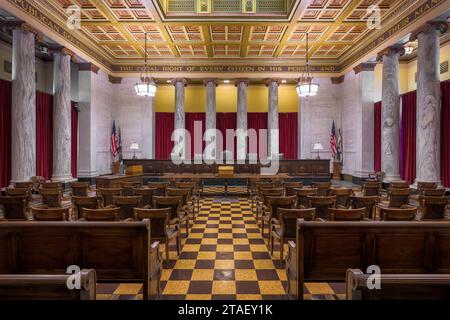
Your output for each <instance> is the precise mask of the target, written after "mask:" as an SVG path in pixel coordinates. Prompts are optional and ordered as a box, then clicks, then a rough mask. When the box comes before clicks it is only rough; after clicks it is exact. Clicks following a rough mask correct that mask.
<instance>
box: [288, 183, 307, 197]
mask: <svg viewBox="0 0 450 320" xmlns="http://www.w3.org/2000/svg"><path fill="white" fill-rule="evenodd" d="M283 187H284V188H285V189H286V191H285V195H286V196H295V195H297V193H296V192H295V188H303V182H301V181H289V182H283Z"/></svg>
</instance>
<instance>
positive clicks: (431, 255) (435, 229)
mask: <svg viewBox="0 0 450 320" xmlns="http://www.w3.org/2000/svg"><path fill="white" fill-rule="evenodd" d="M288 248H289V254H288V258H287V260H286V271H287V277H288V294H289V296H290V297H291V299H299V300H302V299H303V285H304V283H305V282H344V281H345V276H346V271H347V269H349V268H351V269H361V270H364V271H366V270H367V267H368V266H371V265H377V266H379V267H380V268H381V273H383V274H426V273H435V274H450V223H442V222H419V221H417V222H331V221H328V222H307V221H304V220H297V240H296V243H294V242H293V241H290V242H289V244H288Z"/></svg>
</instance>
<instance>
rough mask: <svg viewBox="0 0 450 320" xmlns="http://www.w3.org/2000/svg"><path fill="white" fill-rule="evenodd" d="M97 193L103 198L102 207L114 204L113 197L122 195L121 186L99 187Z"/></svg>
mask: <svg viewBox="0 0 450 320" xmlns="http://www.w3.org/2000/svg"><path fill="white" fill-rule="evenodd" d="M97 195H98V196H100V197H101V199H102V207H104V208H106V207H111V206H113V205H114V200H113V197H115V196H120V195H122V189H120V188H99V189H97Z"/></svg>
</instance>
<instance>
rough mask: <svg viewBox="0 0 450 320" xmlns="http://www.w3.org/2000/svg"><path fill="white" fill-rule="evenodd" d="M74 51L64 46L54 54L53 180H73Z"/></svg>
mask: <svg viewBox="0 0 450 320" xmlns="http://www.w3.org/2000/svg"><path fill="white" fill-rule="evenodd" d="M72 56H73V53H72V52H71V51H69V50H68V49H66V48H62V49H60V50H58V51H56V52H55V53H54V54H53V58H54V62H53V79H54V92H55V93H54V96H53V175H52V180H55V181H62V182H67V181H70V180H72V179H73V178H72V172H71V159H72V157H71V141H72V130H71V82H70V61H71V58H72Z"/></svg>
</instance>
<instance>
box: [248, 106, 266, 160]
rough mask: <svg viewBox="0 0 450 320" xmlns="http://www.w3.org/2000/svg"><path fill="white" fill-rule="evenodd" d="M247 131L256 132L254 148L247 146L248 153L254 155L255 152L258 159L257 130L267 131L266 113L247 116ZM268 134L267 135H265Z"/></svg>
mask: <svg viewBox="0 0 450 320" xmlns="http://www.w3.org/2000/svg"><path fill="white" fill-rule="evenodd" d="M247 129H255V131H256V138H257V141H256V146H251V145H250V140H248V141H249V145H248V152H249V153H254V152H257V154H258V159H259V158H260V157H259V152H260V151H259V143H260V142H259V130H262V129H266V130H267V113H266V112H252V113H248V114H247ZM267 134H268V133H267ZM266 137H267V136H266Z"/></svg>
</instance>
